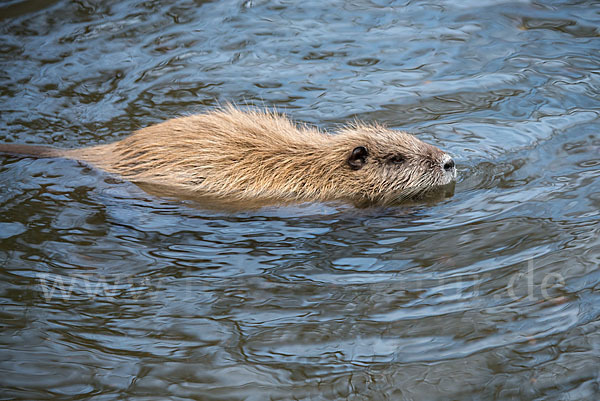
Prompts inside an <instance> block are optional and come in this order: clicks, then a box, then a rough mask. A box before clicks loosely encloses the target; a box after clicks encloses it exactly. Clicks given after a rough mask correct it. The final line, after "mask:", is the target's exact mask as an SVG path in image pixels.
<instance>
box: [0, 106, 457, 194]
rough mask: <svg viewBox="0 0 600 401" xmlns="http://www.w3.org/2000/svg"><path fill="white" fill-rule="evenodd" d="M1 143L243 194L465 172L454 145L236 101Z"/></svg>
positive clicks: (376, 189) (402, 181)
mask: <svg viewBox="0 0 600 401" xmlns="http://www.w3.org/2000/svg"><path fill="white" fill-rule="evenodd" d="M0 152H3V153H12V154H15V153H16V154H27V155H32V156H36V157H66V158H70V159H76V160H81V161H84V162H87V163H89V164H91V165H93V166H96V167H99V168H101V169H103V170H106V171H108V172H110V173H114V174H117V175H119V176H121V177H123V178H124V179H127V180H130V181H133V182H138V183H146V184H148V183H149V184H158V185H168V186H170V187H173V188H174V189H177V188H179V189H181V190H183V191H186V192H200V193H204V194H210V195H211V196H216V197H221V198H224V199H237V200H252V199H274V200H281V201H290V200H293V201H309V200H313V201H327V200H349V201H353V202H354V203H357V204H358V203H365V202H373V203H379V202H385V201H388V200H391V199H407V198H414V197H415V196H417V195H420V194H422V193H424V192H426V191H428V190H430V189H432V188H433V187H437V186H442V185H446V184H449V183H452V182H453V181H454V180H455V178H456V168H455V166H454V161H453V160H452V158H451V157H450V156H449V155H448V154H447V153H445V152H443V151H441V150H440V149H438V148H436V147H435V146H432V145H429V144H426V143H424V142H422V141H420V140H419V139H417V138H416V137H414V136H412V135H409V134H406V133H404V132H399V131H392V130H388V129H386V128H384V127H382V126H379V125H366V124H360V123H356V124H354V125H351V126H346V127H344V128H343V129H341V130H340V131H339V132H338V133H337V134H328V133H324V132H321V131H319V130H317V129H314V128H309V127H306V126H296V125H295V124H293V123H292V122H291V121H290V120H288V119H287V118H285V117H281V116H278V115H276V114H274V113H271V112H267V111H264V112H263V111H241V110H239V109H236V108H234V107H231V106H230V107H227V108H225V109H222V110H217V111H212V112H209V113H205V114H198V115H191V116H187V117H180V118H175V119H171V120H167V121H165V122H163V123H160V124H156V125H153V126H150V127H147V128H143V129H141V130H139V131H136V132H135V133H133V134H132V135H130V136H129V137H127V138H125V139H123V140H121V141H118V142H115V143H111V144H107V145H98V146H92V147H87V148H81V149H57V148H50V147H41V146H27V145H16V144H2V145H0Z"/></svg>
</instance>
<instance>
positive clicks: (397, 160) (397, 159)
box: [388, 155, 404, 164]
mask: <svg viewBox="0 0 600 401" xmlns="http://www.w3.org/2000/svg"><path fill="white" fill-rule="evenodd" d="M388 161H389V162H390V163H394V164H402V163H404V156H402V155H393V156H390V158H389V159H388Z"/></svg>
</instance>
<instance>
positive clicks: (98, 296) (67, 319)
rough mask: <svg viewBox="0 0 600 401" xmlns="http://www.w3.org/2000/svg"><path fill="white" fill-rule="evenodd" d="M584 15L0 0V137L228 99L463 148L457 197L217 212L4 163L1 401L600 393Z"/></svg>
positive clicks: (594, 77) (65, 130)
mask: <svg viewBox="0 0 600 401" xmlns="http://www.w3.org/2000/svg"><path fill="white" fill-rule="evenodd" d="M599 27H600V5H599V4H598V3H597V2H595V1H570V2H567V1H515V2H505V1H500V0H479V1H454V0H445V1H444V0H438V1H429V2H426V1H405V2H388V1H381V0H376V1H360V0H355V1H331V2H322V1H302V2H300V1H297V2H296V1H260V0H247V1H240V0H238V1H233V0H224V1H219V2H204V1H195V2H192V1H177V2H175V1H160V2H159V1H144V2H142V1H133V0H127V1H123V0H118V1H83V0H81V1H64V0H63V1H35V0H28V1H17V0H13V1H3V2H1V3H0V113H1V114H0V116H1V118H0V119H1V121H0V142H25V143H39V144H51V145H54V146H63V147H77V146H87V145H94V144H98V143H105V142H109V141H114V140H118V139H120V138H123V137H124V136H126V135H127V134H128V133H130V132H131V131H132V130H135V129H137V128H139V127H143V126H147V125H150V124H153V123H156V122H159V121H162V120H164V119H167V118H171V117H175V116H178V115H184V114H190V113H194V112H202V111H204V110H207V109H209V108H212V107H214V106H217V105H218V104H224V103H226V102H234V103H238V104H244V105H257V106H261V107H262V106H267V107H276V108H277V109H278V110H280V111H282V112H285V113H287V114H288V115H289V116H291V117H292V118H294V119H295V120H297V121H301V122H304V123H308V124H312V125H317V126H319V127H322V128H325V129H335V127H336V126H338V125H340V124H342V123H345V122H350V121H352V120H353V119H355V118H358V119H362V120H366V121H377V122H380V123H384V124H387V125H388V126H390V127H392V128H396V129H403V130H408V131H410V132H413V133H415V134H416V135H418V136H419V137H420V138H422V139H424V140H426V141H428V142H430V143H433V144H435V145H437V146H439V147H441V148H443V149H445V150H447V151H449V152H451V153H452V154H453V155H454V157H455V159H456V161H457V164H458V166H459V180H458V183H457V186H456V191H455V194H454V196H453V197H452V198H449V199H446V200H444V201H440V202H437V203H430V204H421V205H416V206H414V205H413V206H404V207H394V208H371V209H355V208H353V207H352V206H350V205H340V204H303V205H299V206H289V207H268V208H264V209H260V210H249V211H239V212H231V211H229V212H228V211H219V210H215V209H211V208H209V209H207V208H205V207H202V206H201V205H196V204H193V203H191V202H187V201H181V200H177V199H165V198H161V197H157V196H155V195H151V194H149V193H146V192H144V191H143V190H142V189H140V188H139V187H137V186H135V185H133V184H130V183H127V182H122V181H120V180H118V179H115V178H114V177H111V176H109V175H107V174H105V173H103V172H100V171H96V170H92V169H90V168H88V167H86V166H83V165H80V164H78V163H76V162H71V161H66V160H60V159H40V160H33V159H29V158H26V159H18V158H14V157H5V156H0V316H1V318H0V319H1V321H0V322H1V326H0V327H1V334H0V335H1V337H0V388H1V390H0V398H1V399H29V400H41V399H87V398H92V399H98V400H112V399H132V400H151V399H152V400H154V399H155V400H164V399H173V400H175V399H177V400H184V399H197V400H242V399H243V400H256V401H262V400H267V399H272V400H291V399H295V400H333V399H340V400H344V399H351V400H383V399H389V400H470V399H472V400H480V399H498V400H512V399H515V400H597V399H599V398H600V330H599V329H600V320H599V316H600V271H599V269H598V267H599V264H600V240H599V237H598V236H599V233H600V224H599V223H600V212H599V209H600V157H599V156H600V134H599V129H600V118H599V113H600V72H599V71H600V28H599Z"/></svg>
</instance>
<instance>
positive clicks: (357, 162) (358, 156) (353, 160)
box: [348, 146, 369, 170]
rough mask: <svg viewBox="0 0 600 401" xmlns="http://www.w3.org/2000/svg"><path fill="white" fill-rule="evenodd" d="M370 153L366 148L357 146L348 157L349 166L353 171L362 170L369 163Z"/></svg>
mask: <svg viewBox="0 0 600 401" xmlns="http://www.w3.org/2000/svg"><path fill="white" fill-rule="evenodd" d="M367 156H369V151H368V150H367V148H365V147H364V146H357V147H355V148H354V150H353V151H352V154H351V155H350V157H348V165H349V166H350V168H351V169H352V170H360V169H361V168H362V166H364V165H365V163H366V162H367Z"/></svg>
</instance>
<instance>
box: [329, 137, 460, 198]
mask: <svg viewBox="0 0 600 401" xmlns="http://www.w3.org/2000/svg"><path fill="white" fill-rule="evenodd" d="M338 141H339V142H338V143H340V144H344V146H345V150H344V153H345V155H344V157H345V167H346V169H347V170H348V174H346V176H347V177H349V178H350V179H351V180H352V179H356V180H361V185H360V188H362V189H363V190H364V191H365V193H364V197H365V198H367V199H372V200H381V199H383V198H391V197H396V198H403V199H406V198H413V197H417V196H419V195H421V194H423V193H425V192H427V191H429V190H431V189H432V188H435V187H439V186H443V185H447V184H450V183H452V182H453V181H455V179H456V166H455V163H454V160H453V159H452V157H450V155H449V154H447V153H445V152H444V151H442V150H440V149H439V148H437V147H435V146H433V145H430V144H427V143H425V142H423V141H421V140H419V139H418V138H416V137H415V136H413V135H410V134H407V133H404V132H400V131H393V130H389V129H386V128H383V127H381V126H353V127H351V128H347V129H344V130H343V131H342V132H341V133H340V135H339V137H338Z"/></svg>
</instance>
